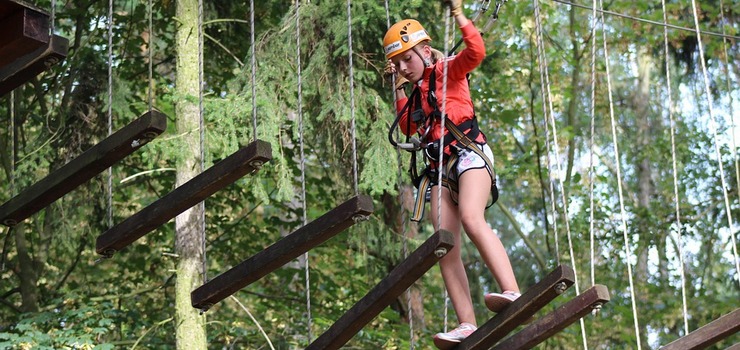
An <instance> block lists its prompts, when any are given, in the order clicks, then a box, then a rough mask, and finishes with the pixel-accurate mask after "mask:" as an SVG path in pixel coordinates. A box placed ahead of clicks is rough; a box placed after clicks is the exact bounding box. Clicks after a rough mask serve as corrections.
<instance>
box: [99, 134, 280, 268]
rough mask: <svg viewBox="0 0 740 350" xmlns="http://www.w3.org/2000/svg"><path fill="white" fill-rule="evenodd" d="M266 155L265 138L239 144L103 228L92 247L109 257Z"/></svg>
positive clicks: (268, 152) (269, 151)
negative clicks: (111, 224) (112, 224)
mask: <svg viewBox="0 0 740 350" xmlns="http://www.w3.org/2000/svg"><path fill="white" fill-rule="evenodd" d="M270 159H272V148H271V147H270V144H269V143H267V142H265V141H261V140H257V141H254V142H252V143H250V144H249V145H247V146H245V147H242V148H241V149H239V150H238V151H236V152H234V153H233V154H232V155H230V156H228V157H226V158H224V159H223V160H221V161H220V162H218V163H216V164H214V165H213V166H211V167H210V168H208V169H207V170H205V171H204V172H202V173H200V174H198V175H197V176H196V177H194V178H192V179H190V181H188V182H186V183H184V184H182V186H180V187H178V188H175V189H174V190H172V192H170V193H168V194H166V195H165V196H164V197H162V198H160V199H158V200H156V201H155V202H154V203H152V204H150V205H149V206H147V207H146V208H144V209H142V210H140V211H139V212H138V213H136V214H134V215H132V216H131V217H129V218H128V219H126V220H124V221H123V222H121V223H120V224H118V225H116V226H113V227H112V228H110V229H109V230H108V231H105V233H103V234H102V235H100V236H98V239H97V242H96V248H95V250H96V251H97V252H98V254H101V255H103V256H105V257H111V256H112V255H113V254H114V253H115V252H116V251H119V250H121V249H123V248H125V247H126V246H128V245H129V244H131V243H133V242H134V241H136V240H137V239H139V238H141V237H142V236H144V235H145V234H147V233H149V232H151V231H153V230H154V229H156V228H157V227H159V226H161V225H163V224H164V223H166V222H167V221H169V220H170V219H172V218H174V217H175V216H177V215H179V214H181V213H182V212H184V211H185V210H187V209H189V208H191V207H192V206H194V205H196V204H198V203H200V202H201V201H202V200H204V199H206V198H208V197H209V196H211V195H212V194H214V193H216V192H217V191H218V190H220V189H222V188H224V187H226V186H228V185H230V184H232V183H233V182H234V181H236V180H238V179H240V178H242V177H243V176H244V175H246V174H249V173H255V172H257V170H259V169H260V168H261V167H262V164H264V163H265V162H267V161H269V160H270Z"/></svg>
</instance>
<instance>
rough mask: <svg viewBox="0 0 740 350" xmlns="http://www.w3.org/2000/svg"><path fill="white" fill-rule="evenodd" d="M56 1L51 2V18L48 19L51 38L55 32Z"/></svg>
mask: <svg viewBox="0 0 740 350" xmlns="http://www.w3.org/2000/svg"><path fill="white" fill-rule="evenodd" d="M56 17H57V0H51V16H50V17H49V35H51V36H53V35H54V32H55V31H56V23H55V22H56Z"/></svg>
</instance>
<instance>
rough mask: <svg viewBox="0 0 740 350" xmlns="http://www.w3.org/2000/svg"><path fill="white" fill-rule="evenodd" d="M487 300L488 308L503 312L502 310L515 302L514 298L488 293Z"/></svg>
mask: <svg viewBox="0 0 740 350" xmlns="http://www.w3.org/2000/svg"><path fill="white" fill-rule="evenodd" d="M485 300H486V307H487V308H488V310H491V311H493V312H495V313H499V312H501V310H503V309H504V308H506V307H507V306H508V305H509V304H511V303H512V302H513V300H511V299H509V298H506V297H503V296H500V295H486V297H485Z"/></svg>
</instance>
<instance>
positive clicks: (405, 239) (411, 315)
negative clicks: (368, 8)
mask: <svg viewBox="0 0 740 350" xmlns="http://www.w3.org/2000/svg"><path fill="white" fill-rule="evenodd" d="M384 3H385V22H386V30H388V29H390V27H391V13H390V6H389V5H388V0H385V1H384ZM391 90H392V91H393V92H392V94H393V106H392V107H391V109H392V110H393V115H396V113H397V112H396V105H397V102H398V98H397V96H396V76H395V75H391ZM399 136H400V132H399V130H398V129H396V139H399ZM395 149H396V161H397V162H398V165H399V166H397V168H398V174H397V175H396V176H397V180H396V182H397V184H398V203H400V206H401V210H400V213H401V231H402V232H401V235H402V248H401V253H402V255H403V258H404V259H405V258H406V257H407V256H408V230H407V226H406V225H407V219H408V215H406V210H405V208H404V206H403V204H404V192H405V191H404V190H403V171H402V167H401V166H400V165H401V163H402V161H403V160H402V157H401V150H400V149H399V148H398V147H395ZM406 310H407V311H406V312H407V315H408V316H407V317H408V320H409V349H411V350H413V349H414V347H415V345H416V344H415V341H414V313H413V311H414V310H413V309H412V306H411V288H410V287H409V288H408V289H406Z"/></svg>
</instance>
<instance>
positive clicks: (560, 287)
mask: <svg viewBox="0 0 740 350" xmlns="http://www.w3.org/2000/svg"><path fill="white" fill-rule="evenodd" d="M566 289H568V285H566V284H565V282H560V283H558V284H556V285H555V293H558V294H563V293H565V290H566Z"/></svg>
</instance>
